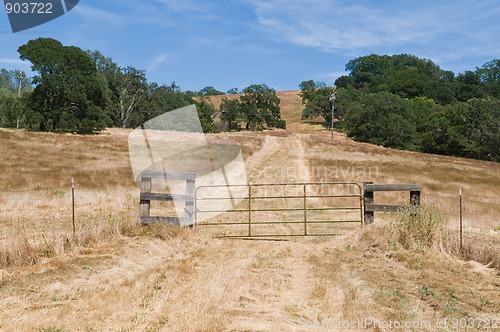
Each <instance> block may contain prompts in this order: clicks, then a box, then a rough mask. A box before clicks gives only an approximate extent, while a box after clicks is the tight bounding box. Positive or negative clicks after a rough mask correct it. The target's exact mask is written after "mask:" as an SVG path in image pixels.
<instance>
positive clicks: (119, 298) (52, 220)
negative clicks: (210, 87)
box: [0, 92, 500, 331]
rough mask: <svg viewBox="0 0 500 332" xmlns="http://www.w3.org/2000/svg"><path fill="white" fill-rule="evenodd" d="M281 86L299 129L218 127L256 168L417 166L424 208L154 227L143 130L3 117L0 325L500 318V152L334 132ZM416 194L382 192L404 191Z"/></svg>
mask: <svg viewBox="0 0 500 332" xmlns="http://www.w3.org/2000/svg"><path fill="white" fill-rule="evenodd" d="M278 96H279V97H280V98H281V99H282V107H283V118H284V119H286V120H287V128H288V129H287V130H276V131H264V132H260V133H245V132H242V133H230V134H213V135H207V139H208V140H209V141H211V142H217V141H223V142H235V143H239V144H240V145H241V146H242V150H243V154H244V158H245V161H246V167H247V173H248V177H249V180H250V181H251V182H252V183H261V182H284V181H286V182H303V181H319V182H321V181H324V182H327V181H328V182H330V181H354V182H358V183H360V182H364V181H373V182H379V183H397V182H405V183H412V182H416V183H420V184H422V186H423V205H424V206H425V207H426V210H425V214H422V218H421V219H419V220H416V221H415V220H414V219H412V217H413V215H411V214H410V215H396V216H391V215H388V214H377V216H376V221H375V224H374V225H371V226H366V227H363V228H360V227H354V228H351V229H350V230H348V231H347V232H343V235H342V236H337V237H326V238H291V239H287V238H285V239H283V241H248V240H246V241H245V240H229V239H217V238H213V237H212V235H213V233H212V231H211V230H209V229H208V228H203V227H196V228H195V229H194V230H191V229H179V228H176V227H167V226H152V227H140V226H139V225H138V213H139V211H138V210H139V190H138V189H137V188H136V187H135V186H134V183H133V179H132V174H131V171H130V167H129V161H128V152H127V136H128V134H129V133H130V131H128V130H118V129H114V130H109V131H107V132H105V133H103V134H102V135H97V136H79V135H56V134H44V133H31V132H26V131H16V130H5V129H0V152H1V154H2V158H1V159H0V331H61V330H63V331H295V330H297V331H300V330H304V329H305V328H307V327H316V328H317V327H322V329H321V328H320V329H317V330H319V331H323V330H327V329H328V328H331V327H332V325H331V324H334V322H335V320H356V319H358V318H359V319H363V318H369V317H370V318H374V319H377V320H378V321H379V322H383V321H389V320H393V321H395V320H397V321H401V322H416V324H418V323H419V322H420V323H421V324H423V325H421V327H422V328H421V329H420V330H427V331H435V330H436V328H435V327H434V324H435V323H437V322H439V321H441V322H442V321H443V319H448V322H451V319H452V318H477V319H479V318H482V319H491V320H493V319H497V322H498V319H500V317H499V314H498V313H499V312H500V282H499V276H500V257H499V255H498V253H499V252H500V208H499V207H500V200H499V197H500V164H498V163H492V162H482V161H476V160H467V159H460V158H451V157H442V156H434V155H426V154H419V153H413V152H406V151H397V150H391V149H386V148H381V147H378V146H373V145H369V144H362V143H356V142H353V141H352V140H349V139H347V138H346V137H345V136H343V135H341V134H338V133H335V136H334V140H333V142H332V141H331V136H330V132H327V131H325V130H323V129H322V127H321V125H319V124H315V123H301V122H300V112H301V107H302V106H301V104H300V98H299V97H298V95H297V92H282V93H278ZM215 98H219V97H215ZM215 102H217V101H215ZM71 178H75V181H76V206H75V211H76V232H75V234H74V235H73V229H72V218H71V187H70V184H71ZM459 188H461V189H462V190H463V192H464V208H465V209H464V221H465V242H464V244H465V245H464V248H463V249H462V250H460V249H459V247H458V231H457V227H458V190H459ZM406 195H407V194H394V195H389V194H380V195H379V194H376V198H375V199H376V201H377V202H381V203H387V204H389V203H404V202H406V201H407V200H408V197H407V196H406ZM426 216H430V217H429V218H427V219H426ZM429 220H430V221H429ZM403 221H405V222H406V223H403ZM415 222H416V225H417V226H416V227H414V226H412V225H414V224H415ZM412 223H413V224H412ZM423 225H427V226H426V228H424V227H423ZM421 226H422V227H421ZM422 229H423V230H426V229H427V230H428V231H429V232H428V233H424V232H422ZM429 234H430V236H428V235H429ZM427 321H428V322H429V323H430V324H431V325H430V326H428V325H425V324H426V323H425V322H427ZM499 323H500V322H499ZM328 324H330V325H328ZM476 324H478V322H477V321H476ZM476 326H477V325H476ZM368 327H369V328H372V329H373V330H377V328H379V327H380V325H377V323H376V322H375V323H374V322H373V321H372V323H371V325H368ZM448 327H449V329H450V330H457V329H453V326H450V325H449V326H448ZM51 328H52V330H51ZM378 330H383V329H380V328H379V329H378Z"/></svg>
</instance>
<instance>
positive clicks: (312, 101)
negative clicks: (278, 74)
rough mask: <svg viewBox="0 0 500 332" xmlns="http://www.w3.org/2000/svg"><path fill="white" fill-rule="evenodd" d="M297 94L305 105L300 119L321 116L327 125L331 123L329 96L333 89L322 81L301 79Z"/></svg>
mask: <svg viewBox="0 0 500 332" xmlns="http://www.w3.org/2000/svg"><path fill="white" fill-rule="evenodd" d="M299 87H300V89H301V90H300V93H299V96H300V97H301V99H302V104H303V105H305V107H304V109H303V110H302V119H311V118H315V117H318V116H322V117H323V118H324V119H325V121H326V123H325V125H326V126H327V127H330V126H331V123H332V120H333V119H332V105H331V103H330V97H331V95H332V94H333V92H334V89H333V88H331V87H327V86H326V84H325V83H323V82H315V81H313V80H309V81H303V82H302V83H300V85H299Z"/></svg>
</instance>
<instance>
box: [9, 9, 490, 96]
mask: <svg viewBox="0 0 500 332" xmlns="http://www.w3.org/2000/svg"><path fill="white" fill-rule="evenodd" d="M499 17H500V3H499V2H498V1H497V0H440V1H430V0H420V1H409V0H398V1H396V0H388V1H375V0H299V1H296V0H233V1H213V0H143V1H137V0H99V1H95V0H80V3H79V4H78V6H77V7H75V9H73V10H72V11H70V12H69V13H67V14H66V15H64V16H62V17H60V18H58V19H56V20H54V21H51V22H49V23H46V24H44V25H41V26H39V27H36V28H33V29H30V30H27V31H24V32H19V33H16V34H13V33H12V32H11V30H10V26H9V22H8V18H7V15H6V13H5V11H3V10H2V11H1V12H0V45H1V47H0V67H1V68H7V69H23V70H26V71H29V68H30V65H29V63H23V62H21V61H20V60H19V56H18V53H17V48H18V47H19V46H21V45H23V44H25V43H26V42H27V41H29V40H30V39H36V38H38V37H51V38H55V39H57V40H60V41H61V42H62V43H63V44H64V45H74V46H78V47H80V48H82V49H84V50H89V49H90V50H99V51H101V53H103V54H104V55H106V56H108V57H111V58H113V60H114V61H116V62H117V63H118V64H119V65H121V66H129V65H130V66H134V67H136V68H139V69H145V70H146V75H147V77H148V79H149V81H151V82H158V83H159V84H170V83H171V82H172V81H175V82H176V83H177V84H178V85H179V86H180V87H181V88H182V89H183V90H200V89H202V88H204V87H206V86H214V87H215V88H217V89H219V90H222V91H227V90H229V89H231V88H233V87H236V88H239V89H241V88H244V87H246V86H248V85H250V84H254V83H257V84H260V83H265V84H267V85H269V86H270V87H272V88H275V89H276V90H295V89H298V85H299V84H300V82H301V81H303V80H308V79H314V80H317V81H324V82H326V83H327V84H333V82H334V80H335V79H336V78H337V77H338V76H340V75H343V74H345V71H344V67H345V64H346V63H347V62H348V61H349V60H351V59H354V58H356V57H359V56H363V55H367V54H371V53H375V54H399V53H409V54H415V55H417V56H419V57H423V58H428V59H431V60H432V61H434V62H435V63H437V64H438V65H439V66H441V67H442V68H443V69H446V70H452V71H454V72H455V73H460V72H463V71H465V70H469V69H470V70H474V69H475V68H476V67H480V66H482V65H483V64H484V63H486V62H488V61H490V60H493V59H498V58H500V19H499Z"/></svg>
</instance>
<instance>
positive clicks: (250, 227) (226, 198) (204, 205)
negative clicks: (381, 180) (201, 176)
mask: <svg viewBox="0 0 500 332" xmlns="http://www.w3.org/2000/svg"><path fill="white" fill-rule="evenodd" d="M195 211H196V213H195V224H196V225H198V226H203V227H210V228H213V229H214V231H215V233H216V235H217V236H221V237H280V236H284V237H289V236H332V235H339V234H341V233H342V231H343V230H346V229H352V228H353V226H356V227H361V226H362V224H363V191H362V188H361V186H360V185H359V184H357V183H350V182H321V183H295V184H291V183H281V184H249V185H219V186H200V187H198V188H197V189H196V192H195Z"/></svg>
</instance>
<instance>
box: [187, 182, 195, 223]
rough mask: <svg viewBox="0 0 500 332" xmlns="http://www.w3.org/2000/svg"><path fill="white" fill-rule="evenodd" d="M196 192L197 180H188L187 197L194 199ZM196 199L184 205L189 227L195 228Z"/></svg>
mask: <svg viewBox="0 0 500 332" xmlns="http://www.w3.org/2000/svg"><path fill="white" fill-rule="evenodd" d="M195 190H196V184H195V180H191V179H188V180H186V195H191V196H193V197H194V192H195ZM194 203H195V202H194V199H193V201H186V203H185V204H184V211H185V212H186V217H187V218H188V220H189V223H188V226H191V227H192V226H194V213H195V212H194Z"/></svg>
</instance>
